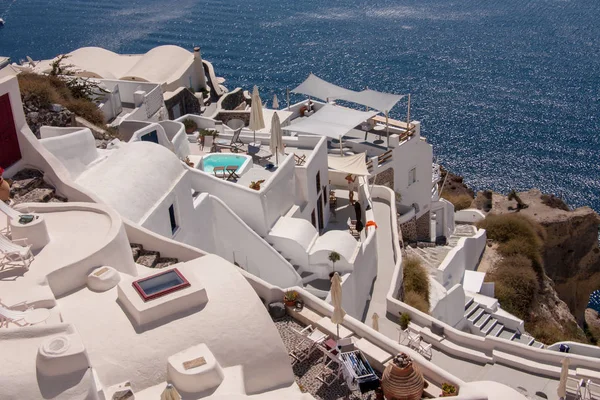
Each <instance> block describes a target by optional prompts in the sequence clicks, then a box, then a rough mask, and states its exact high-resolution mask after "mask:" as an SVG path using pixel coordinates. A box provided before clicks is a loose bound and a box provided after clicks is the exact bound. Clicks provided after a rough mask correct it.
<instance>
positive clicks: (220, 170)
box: [213, 167, 225, 179]
mask: <svg viewBox="0 0 600 400" xmlns="http://www.w3.org/2000/svg"><path fill="white" fill-rule="evenodd" d="M213 174H215V176H216V177H217V178H221V179H225V167H214V168H213Z"/></svg>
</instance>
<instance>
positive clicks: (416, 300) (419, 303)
mask: <svg viewBox="0 0 600 400" xmlns="http://www.w3.org/2000/svg"><path fill="white" fill-rule="evenodd" d="M404 302H405V303H406V304H408V305H409V306H411V307H414V308H416V309H417V310H419V311H421V312H424V313H425V314H429V301H426V300H425V299H424V298H423V296H421V295H420V294H419V293H417V292H413V291H407V292H405V293H404Z"/></svg>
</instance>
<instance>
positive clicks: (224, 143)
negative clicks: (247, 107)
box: [213, 119, 248, 153]
mask: <svg viewBox="0 0 600 400" xmlns="http://www.w3.org/2000/svg"><path fill="white" fill-rule="evenodd" d="M227 126H228V127H229V128H231V129H233V135H232V136H231V140H227V139H216V140H215V141H214V142H213V144H214V145H215V146H216V147H217V149H218V150H221V149H222V148H227V149H230V150H231V151H232V152H233V153H237V152H239V151H240V150H242V151H247V150H248V146H247V145H246V144H244V142H242V141H241V140H240V133H241V132H242V129H243V128H244V126H245V123H244V121H242V120H241V119H232V120H231V121H229V122H228V123H227Z"/></svg>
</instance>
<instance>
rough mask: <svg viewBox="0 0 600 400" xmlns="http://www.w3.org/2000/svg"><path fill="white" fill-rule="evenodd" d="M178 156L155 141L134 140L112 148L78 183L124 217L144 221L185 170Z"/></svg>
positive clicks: (138, 221)
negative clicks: (114, 148)
mask: <svg viewBox="0 0 600 400" xmlns="http://www.w3.org/2000/svg"><path fill="white" fill-rule="evenodd" d="M185 172H186V171H185V169H184V167H183V165H182V164H181V161H179V158H177V156H176V155H175V154H173V152H171V151H170V150H168V149H167V148H165V147H163V146H161V145H158V144H156V143H149V142H132V143H127V144H126V145H123V146H122V147H120V148H118V149H116V150H113V151H111V154H110V156H109V157H107V158H106V160H105V161H103V162H101V163H99V164H97V165H95V166H93V167H91V168H90V169H89V170H87V171H86V172H84V173H83V174H82V175H81V176H79V178H77V180H76V182H77V183H78V184H80V185H81V186H83V187H85V188H87V189H88V190H90V191H91V192H93V193H95V194H96V195H98V196H99V197H100V198H101V199H102V200H103V201H104V202H105V203H106V204H108V205H110V206H111V207H113V208H115V209H116V210H117V211H118V212H119V213H120V214H121V215H122V216H124V217H126V218H128V219H130V220H132V221H134V222H137V223H141V222H142V218H144V217H145V216H146V215H147V214H148V212H149V211H150V210H151V209H153V208H154V207H155V205H156V204H157V203H158V202H159V201H160V200H161V199H162V198H163V197H164V195H165V194H166V193H168V192H170V191H171V188H172V187H173V185H174V183H175V182H177V181H178V180H179V178H180V177H181V176H182V175H183V174H184V173H185Z"/></svg>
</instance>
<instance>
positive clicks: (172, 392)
mask: <svg viewBox="0 0 600 400" xmlns="http://www.w3.org/2000/svg"><path fill="white" fill-rule="evenodd" d="M160 400H181V396H180V395H179V392H178V391H177V389H175V386H173V385H171V384H170V383H168V384H167V387H166V388H165V390H163V392H162V394H161V395H160Z"/></svg>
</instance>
